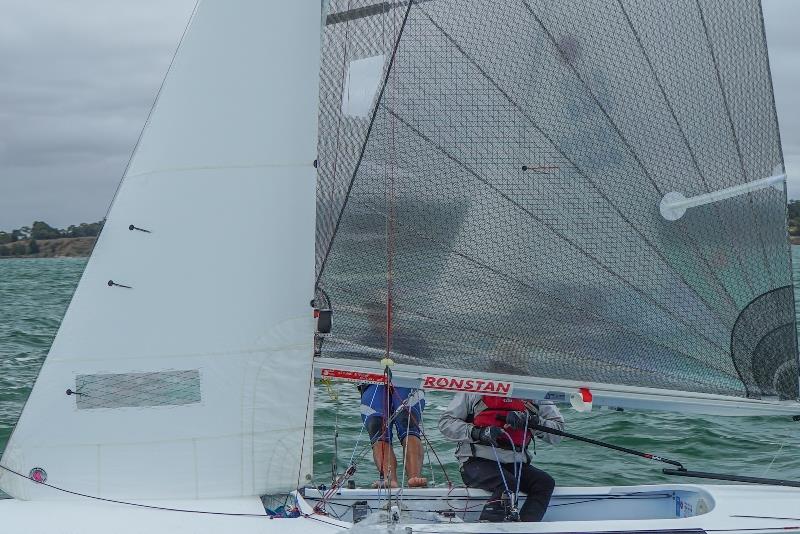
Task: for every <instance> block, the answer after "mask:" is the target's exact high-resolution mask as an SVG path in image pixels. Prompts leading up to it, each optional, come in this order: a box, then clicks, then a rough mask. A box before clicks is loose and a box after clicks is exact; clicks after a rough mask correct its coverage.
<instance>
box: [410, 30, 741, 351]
mask: <svg viewBox="0 0 800 534" xmlns="http://www.w3.org/2000/svg"><path fill="white" fill-rule="evenodd" d="M434 24H435V23H434ZM398 118H399V120H400V122H402V123H403V124H405V125H406V126H408V127H409V128H410V129H411V130H412V131H414V132H415V133H416V134H417V135H418V136H419V137H421V138H422V139H424V140H425V141H427V142H428V143H429V144H430V145H431V146H433V147H435V148H436V149H437V150H439V151H440V152H442V154H444V155H445V156H446V157H447V158H448V159H450V160H451V161H453V162H454V163H456V164H457V165H459V166H460V167H461V168H462V169H464V170H465V171H467V173H469V174H470V175H471V176H472V177H473V178H475V179H476V180H478V181H480V182H482V183H483V184H484V185H485V186H487V187H488V188H489V189H491V190H492V191H494V192H495V193H497V194H498V195H499V196H500V197H502V198H503V199H505V200H506V201H508V203H509V204H511V205H513V206H515V207H516V208H517V209H519V210H520V211H522V212H523V213H526V214H527V215H528V216H529V217H530V218H531V219H533V220H534V221H536V222H538V223H539V224H541V225H542V226H543V227H545V228H547V229H548V230H550V231H551V232H552V233H553V234H554V235H555V236H557V237H559V238H561V240H563V241H564V242H566V243H567V244H569V245H570V246H572V247H573V248H574V249H575V250H578V251H580V252H582V253H583V254H584V255H585V256H586V257H587V258H589V259H591V260H592V261H593V262H594V263H595V264H597V266H598V267H599V268H601V269H602V270H603V271H606V272H607V273H608V274H609V275H611V276H612V277H614V278H616V279H617V280H619V281H620V282H621V283H622V284H623V285H625V286H627V287H629V288H630V289H632V290H633V291H634V292H636V293H638V294H640V295H641V296H642V297H644V298H645V299H646V300H649V301H652V302H653V303H654V304H655V305H656V307H658V308H659V309H661V310H662V311H663V312H664V313H665V314H666V315H667V316H668V317H672V318H674V319H675V321H676V322H679V323H682V324H683V325H684V326H686V327H687V329H688V330H689V331H693V332H697V335H698V336H699V337H702V338H704V339H706V340H707V341H708V342H709V343H710V344H711V345H713V346H716V347H717V348H718V349H720V350H722V352H723V353H727V352H728V350H729V347H725V346H724V345H720V344H718V342H716V341H714V340H712V339H711V338H710V337H708V336H707V335H706V334H705V333H704V332H701V331H700V330H698V329H697V326H696V325H693V324H692V323H690V322H688V321H686V320H684V319H683V318H681V317H680V316H675V315H673V314H672V313H671V311H670V310H669V309H667V308H666V307H665V306H664V305H663V304H661V303H660V302H659V301H658V300H656V299H655V298H654V297H653V296H652V295H649V294H647V293H645V292H644V291H642V290H641V289H639V288H638V287H636V286H635V285H633V283H631V282H630V281H628V280H626V279H625V278H623V277H622V276H621V275H619V274H618V273H616V272H614V271H613V270H611V269H610V268H608V267H607V266H606V265H605V264H603V262H602V261H600V259H599V258H597V257H596V256H594V255H593V254H591V253H590V252H588V251H586V250H584V249H583V248H581V247H580V245H579V244H578V243H576V242H575V241H574V240H573V239H571V238H570V237H569V236H567V235H565V234H563V233H562V232H560V231H559V230H558V229H557V228H555V227H554V226H552V225H551V224H550V223H548V222H546V221H545V220H544V219H541V218H539V217H538V216H537V215H536V214H535V213H534V212H532V211H530V210H529V209H527V208H526V207H525V206H523V205H522V204H520V203H519V202H518V201H516V200H515V199H513V198H511V197H510V196H509V195H508V194H506V193H505V192H503V191H502V190H500V189H498V188H497V187H496V186H495V185H493V184H492V183H491V182H489V181H488V180H487V179H485V178H483V177H482V176H481V175H480V174H478V173H477V171H475V170H473V169H472V168H471V167H469V166H467V164H466V163H464V162H462V161H461V160H459V159H458V158H456V157H455V156H453V155H451V154H450V153H449V152H447V151H446V150H445V149H444V148H443V147H441V146H440V145H438V144H437V143H435V142H434V141H433V140H432V139H430V138H429V137H428V136H426V135H425V134H423V133H422V132H420V131H419V130H417V129H416V128H415V127H413V126H412V125H411V124H409V123H407V122H406V121H405V120H404V119H403V118H401V117H398ZM687 287H688V288H689V289H690V290H691V291H693V292H694V293H695V294H697V291H696V290H695V289H694V288H693V287H691V286H688V285H687ZM722 324H724V323H722Z"/></svg>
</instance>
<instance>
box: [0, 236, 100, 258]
mask: <svg viewBox="0 0 800 534" xmlns="http://www.w3.org/2000/svg"><path fill="white" fill-rule="evenodd" d="M31 241H32V240H30V239H24V240H19V241H15V242H14V243H7V244H5V245H0V250H2V248H3V247H5V249H6V250H8V251H9V253H8V254H5V255H3V254H0V260H6V259H10V260H16V259H19V260H23V259H34V258H88V257H89V256H90V255H91V253H92V249H93V248H94V244H95V242H96V241H97V238H96V237H59V238H56V239H37V240H35V242H36V244H35V246H36V248H38V252H36V253H33V254H31V253H27V252H28V251H29V250H30V244H31ZM15 245H16V246H17V248H19V247H20V246H22V247H24V249H25V251H26V254H19V253H17V254H14V253H13V251H14V246H15Z"/></svg>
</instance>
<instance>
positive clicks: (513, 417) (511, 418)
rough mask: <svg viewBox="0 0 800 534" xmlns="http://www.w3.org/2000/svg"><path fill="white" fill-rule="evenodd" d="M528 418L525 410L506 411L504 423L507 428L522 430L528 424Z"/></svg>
mask: <svg viewBox="0 0 800 534" xmlns="http://www.w3.org/2000/svg"><path fill="white" fill-rule="evenodd" d="M528 419H529V416H528V413H527V412H508V413H507V414H506V425H507V426H508V428H514V429H517V430H522V429H523V428H525V427H526V426H528Z"/></svg>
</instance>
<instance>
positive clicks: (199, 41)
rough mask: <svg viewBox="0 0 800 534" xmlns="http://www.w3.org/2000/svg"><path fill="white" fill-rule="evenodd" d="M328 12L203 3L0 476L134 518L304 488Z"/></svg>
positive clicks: (276, 1) (305, 5)
mask: <svg viewBox="0 0 800 534" xmlns="http://www.w3.org/2000/svg"><path fill="white" fill-rule="evenodd" d="M319 10H320V3H319V2H308V1H303V2H297V1H288V0H285V1H280V0H271V1H265V0H237V1H227V0H205V1H202V2H201V3H200V4H199V6H198V8H197V10H196V12H195V15H194V16H193V20H192V21H191V23H190V26H189V28H188V31H187V34H186V36H185V38H184V40H183V43H182V44H181V46H180V49H179V51H178V53H177V55H176V57H175V60H174V63H173V65H172V67H171V69H170V72H169V74H168V76H167V78H166V81H165V84H164V86H163V88H162V91H161V93H160V96H159V98H158V101H157V103H156V105H155V107H154V109H153V111H152V114H151V118H150V120H149V121H148V124H147V125H146V127H145V130H144V133H143V137H142V139H141V141H140V143H139V145H138V147H137V149H136V151H135V154H134V157H133V160H132V162H131V165H130V166H129V169H128V171H127V173H126V175H125V178H124V180H123V183H122V185H121V188H120V190H119V192H118V194H117V196H116V198H115V200H114V202H113V205H112V209H111V211H110V214H109V217H108V219H107V222H106V225H105V228H104V230H103V233H102V236H101V237H100V239H99V241H98V243H97V246H96V248H95V250H94V253H93V255H92V257H91V259H90V261H89V263H88V265H87V267H86V271H85V273H84V275H83V277H82V279H81V282H80V284H79V286H78V289H77V292H76V293H75V296H74V298H73V301H72V303H71V304H70V306H69V309H68V312H67V314H66V317H65V318H64V321H63V323H62V325H61V328H60V330H59V332H58V335H57V337H56V339H55V342H54V343H53V346H52V349H51V351H50V353H49V355H48V357H47V359H46V361H45V363H44V366H43V367H42V370H41V373H40V375H39V378H38V379H37V382H36V385H35V387H34V389H33V392H32V394H31V396H30V398H29V400H28V402H27V404H26V406H25V409H24V411H23V414H22V416H21V418H20V420H19V423H18V425H17V427H16V429H15V431H14V433H13V435H12V437H11V439H10V441H9V443H8V447H7V449H6V451H5V453H4V455H3V458H2V465H3V466H5V467H7V468H8V469H11V470H14V471H16V472H17V473H20V474H23V475H28V474H29V473H30V472H31V471H32V470H33V469H36V468H38V469H40V470H42V471H38V472H37V473H38V476H40V477H43V476H44V474H43V473H46V477H47V483H48V484H52V485H54V486H58V487H62V488H66V489H69V490H71V491H76V492H81V493H86V494H89V495H94V496H100V497H112V498H126V499H129V498H148V499H163V498H170V499H185V498H188V499H194V498H213V497H238V496H248V495H258V494H263V493H267V492H276V491H283V490H288V489H293V488H295V487H297V483H298V479H301V482H303V481H304V480H305V477H306V476H307V475H309V474H310V470H311V465H312V463H311V460H312V458H311V446H312V442H313V439H312V435H311V425H310V424H307V420H306V419H307V418H309V417H312V415H310V414H311V413H313V411H312V410H309V409H307V406H308V401H309V399H310V398H311V396H310V393H309V391H310V386H311V359H312V350H313V347H312V332H313V324H312V320H313V319H312V316H311V310H310V309H309V306H308V302H309V300H310V298H311V297H312V296H313V295H312V291H311V288H312V286H313V277H314V245H313V240H314V209H315V208H314V187H315V169H314V166H313V162H314V160H315V157H316V143H317V100H318V72H319V38H320V36H319V33H320V29H319V25H320V11H319ZM126 286H127V287H126ZM67 390H70V392H74V393H75V394H71V395H68V394H66V392H67ZM301 464H302V465H301ZM0 487H2V489H3V490H4V491H6V492H7V493H9V494H11V495H12V496H14V497H17V498H21V499H42V498H48V499H50V498H58V497H63V496H65V495H66V494H65V493H63V492H58V491H55V490H52V489H50V488H48V487H46V486H43V485H39V484H36V483H35V482H33V481H31V480H28V479H26V478H23V477H20V476H18V475H14V474H11V473H10V472H8V471H4V472H3V473H2V475H0Z"/></svg>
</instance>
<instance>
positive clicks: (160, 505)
mask: <svg viewBox="0 0 800 534" xmlns="http://www.w3.org/2000/svg"><path fill="white" fill-rule="evenodd" d="M303 493H304V495H305V498H303V497H298V502H299V503H300V505H301V509H302V510H303V512H304V515H303V516H301V517H297V518H280V519H271V518H270V517H269V516H268V515H267V514H266V513H265V511H264V507H263V505H262V503H261V501H260V500H259V499H258V498H248V499H215V500H196V501H149V502H141V503H137V504H141V505H144V506H132V505H130V504H114V503H106V502H101V501H93V500H89V499H81V498H75V499H68V500H58V501H20V500H16V499H6V500H0V530H1V531H2V532H3V533H7V534H17V533H19V534H107V533H109V532H114V533H115V534H133V533H137V534H139V533H147V534H161V533H164V534H167V533H169V534H176V533H192V534H212V533H213V534H223V533H228V532H236V533H237V534H240V533H244V534H248V533H268V534H271V533H275V534H295V533H298V534H299V533H320V534H326V533H333V532H340V531H342V530H345V529H348V528H350V527H352V526H353V524H352V523H351V520H352V519H353V510H354V507H353V506H354V504H355V503H357V502H365V501H366V503H367V508H368V509H369V512H370V513H369V517H367V518H366V519H363V520H362V521H361V522H360V523H357V526H358V530H359V531H364V532H372V531H374V532H382V531H386V530H387V516H388V515H389V514H386V513H381V511H382V509H383V508H385V504H386V502H387V493H386V491H385V490H384V491H379V490H366V489H353V490H347V489H345V490H340V491H338V492H337V493H336V494H335V495H334V496H333V498H332V499H330V500H328V501H327V505H326V507H325V508H326V510H327V515H324V514H319V513H314V511H313V507H314V506H315V505H316V504H318V503H319V500H320V497H321V493H320V492H319V491H318V490H316V489H308V488H307V489H305V490H304V492H303ZM487 497H488V495H487V493H486V492H483V491H481V490H468V489H465V488H454V489H452V490H448V489H446V488H430V489H406V490H405V491H404V492H403V493H398V492H397V490H395V492H394V494H393V504H395V505H396V504H397V502H398V498H401V499H400V500H401V502H400V509H401V510H400V517H399V524H397V525H394V528H393V530H395V531H397V528H398V527H399V528H401V530H400V531H401V532H407V530H405V529H406V528H411V531H412V532H431V533H433V532H437V533H442V532H453V533H458V532H470V533H475V532H481V533H484V534H488V533H493V532H497V533H502V532H508V533H520V534H521V533H551V534H552V533H567V532H570V533H598V532H605V533H612V532H614V533H622V532H639V533H641V532H649V533H654V532H678V531H682V532H684V533H685V532H687V531H688V532H698V533H699V532H714V531H716V532H721V531H723V532H734V533H735V532H748V533H758V532H764V533H768V532H775V531H777V530H781V531H783V532H800V489H793V488H780V487H761V486H732V485H731V486H712V485H700V484H696V485H695V484H685V485H679V484H662V485H649V486H617V487H608V486H607V487H582V488H581V487H576V488H558V489H557V490H556V493H555V494H554V496H553V500H552V502H551V507H550V509H549V510H548V513H547V516H546V517H545V521H544V522H542V523H477V522H474V521H475V520H476V519H477V515H478V514H479V512H480V509H481V507H482V504H483V502H485V500H486V498H487ZM166 508H169V509H171V510H167V509H166ZM361 509H362V510H363V509H364V507H363V506H362V507H361ZM337 516H339V518H340V519H339V518H337ZM465 519H466V522H465Z"/></svg>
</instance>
